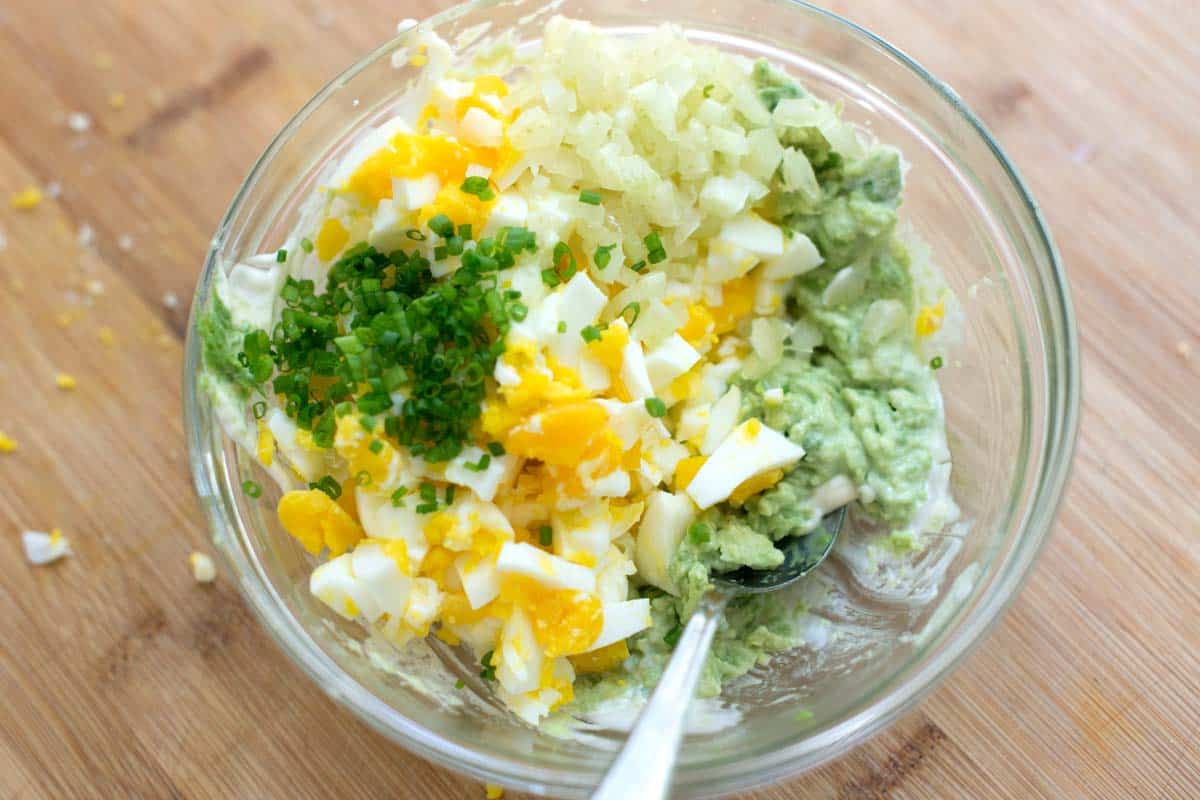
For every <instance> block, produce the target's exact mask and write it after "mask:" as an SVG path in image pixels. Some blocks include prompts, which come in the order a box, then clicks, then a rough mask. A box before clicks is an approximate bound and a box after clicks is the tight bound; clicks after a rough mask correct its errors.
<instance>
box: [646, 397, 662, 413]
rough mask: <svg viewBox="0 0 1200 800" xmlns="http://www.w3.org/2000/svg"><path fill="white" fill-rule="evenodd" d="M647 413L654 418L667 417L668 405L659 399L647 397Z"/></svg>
mask: <svg viewBox="0 0 1200 800" xmlns="http://www.w3.org/2000/svg"><path fill="white" fill-rule="evenodd" d="M646 411H647V412H649V414H650V416H652V417H665V416H666V415H667V404H666V403H664V402H663V401H662V400H659V399H658V398H657V397H647V398H646Z"/></svg>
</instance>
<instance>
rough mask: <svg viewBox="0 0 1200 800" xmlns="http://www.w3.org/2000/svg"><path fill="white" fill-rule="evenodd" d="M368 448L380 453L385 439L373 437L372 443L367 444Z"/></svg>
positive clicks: (377, 453) (376, 453)
mask: <svg viewBox="0 0 1200 800" xmlns="http://www.w3.org/2000/svg"><path fill="white" fill-rule="evenodd" d="M367 449H368V450H370V451H371V452H372V453H374V454H375V455H379V453H380V451H382V450H383V440H382V439H372V440H371V443H370V444H369V445H367Z"/></svg>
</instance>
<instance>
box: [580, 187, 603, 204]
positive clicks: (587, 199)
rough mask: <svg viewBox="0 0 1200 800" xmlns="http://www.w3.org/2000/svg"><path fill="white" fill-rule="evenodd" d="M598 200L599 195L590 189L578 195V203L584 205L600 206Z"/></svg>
mask: <svg viewBox="0 0 1200 800" xmlns="http://www.w3.org/2000/svg"><path fill="white" fill-rule="evenodd" d="M600 199H601V198H600V193H599V192H594V191H592V190H590V189H585V190H584V191H582V192H580V193H579V202H581V203H586V204H587V205H589V206H598V205H600Z"/></svg>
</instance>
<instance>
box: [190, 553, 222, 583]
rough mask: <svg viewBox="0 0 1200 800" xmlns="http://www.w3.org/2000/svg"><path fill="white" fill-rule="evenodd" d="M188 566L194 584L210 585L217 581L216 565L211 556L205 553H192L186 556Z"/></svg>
mask: <svg viewBox="0 0 1200 800" xmlns="http://www.w3.org/2000/svg"><path fill="white" fill-rule="evenodd" d="M188 566H190V567H191V568H192V578H194V579H195V581H196V583H212V582H213V581H215V580H216V579H217V565H216V564H214V563H213V560H212V556H210V555H208V554H206V553H199V552H196V553H192V554H191V555H189V556H188Z"/></svg>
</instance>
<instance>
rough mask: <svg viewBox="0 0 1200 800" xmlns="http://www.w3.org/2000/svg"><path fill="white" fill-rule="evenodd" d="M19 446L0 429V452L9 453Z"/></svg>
mask: <svg viewBox="0 0 1200 800" xmlns="http://www.w3.org/2000/svg"><path fill="white" fill-rule="evenodd" d="M18 447H20V445H19V444H17V440H16V439H14V438H12V437H11V436H9V435H8V434H7V433H5V432H4V431H0V453H11V452H13V451H14V450H16V449H17V448H18Z"/></svg>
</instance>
